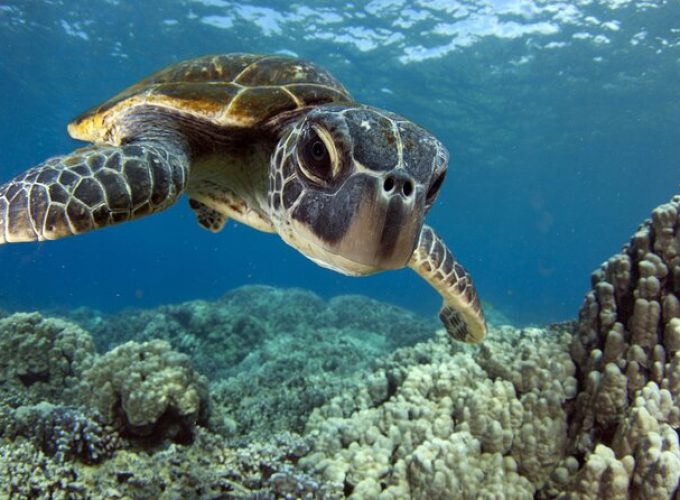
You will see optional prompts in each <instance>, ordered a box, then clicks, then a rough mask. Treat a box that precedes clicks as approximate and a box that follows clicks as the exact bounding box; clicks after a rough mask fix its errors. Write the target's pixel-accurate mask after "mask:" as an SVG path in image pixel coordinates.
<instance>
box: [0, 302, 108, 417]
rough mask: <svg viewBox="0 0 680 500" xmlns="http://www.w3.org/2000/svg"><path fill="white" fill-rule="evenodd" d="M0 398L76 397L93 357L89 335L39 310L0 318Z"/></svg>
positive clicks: (29, 400)
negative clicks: (46, 316)
mask: <svg viewBox="0 0 680 500" xmlns="http://www.w3.org/2000/svg"><path fill="white" fill-rule="evenodd" d="M0 333H1V334H0V400H1V401H2V402H3V403H4V404H6V405H10V406H18V405H20V404H29V403H37V402H40V401H52V402H68V401H72V400H74V399H75V398H76V396H77V393H78V389H79V383H80V376H81V374H82V372H83V371H84V370H85V369H87V368H88V367H89V366H90V365H91V363H92V360H93V359H94V354H95V352H94V344H93V342H92V338H91V337H90V335H89V334H88V333H87V332H85V331H84V330H82V329H81V328H79V327H78V326H76V325H74V324H71V323H68V322H65V321H62V320H60V319H56V318H43V317H42V316H41V315H40V314H38V313H30V314H25V313H17V314H14V315H11V316H9V317H6V318H4V319H0Z"/></svg>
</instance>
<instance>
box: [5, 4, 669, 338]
mask: <svg viewBox="0 0 680 500" xmlns="http://www.w3.org/2000/svg"><path fill="white" fill-rule="evenodd" d="M0 27H1V29H0V54H1V57H0V95H2V106H1V107H0V118H1V119H0V145H1V147H0V177H1V178H2V179H3V180H8V179H10V178H11V177H13V176H14V175H16V174H18V173H20V172H22V171H23V170H25V169H26V168H28V167H30V166H33V165H35V164H37V163H39V162H40V161H42V160H43V159H45V158H46V157H49V156H52V155H56V154H63V153H66V152H68V151H70V150H72V149H73V148H74V147H77V146H78V145H79V144H78V143H76V142H75V141H73V140H71V139H70V138H69V137H68V136H67V134H66V129H65V127H66V124H67V123H68V122H69V121H70V120H71V119H72V118H73V117H75V116H76V115H77V114H79V113H80V112H82V111H84V110H86V109H88V108H89V107H91V106H93V105H95V104H98V103H100V102H102V101H104V100H106V99H107V98H109V97H110V96H112V95H113V94H115V93H116V92H117V91H119V90H120V89H122V88H124V87H126V86H128V85H129V84H132V83H134V82H135V81H137V80H139V79H140V78H142V77H144V76H146V75H147V74H149V73H151V72H153V71H155V70H157V69H159V68H161V67H164V66H166V65H168V64H171V63H173V62H176V61H179V60H182V59H185V58H190V57H193V56H198V55H202V54H207V53H220V52H239V51H240V52H258V53H281V54H295V55H297V56H300V57H303V58H306V59H309V60H312V61H314V62H316V63H319V64H321V65H323V66H324V67H326V68H327V69H329V70H330V71H331V72H332V73H333V74H334V75H335V76H336V77H338V78H339V79H340V80H341V81H342V82H343V83H344V84H345V86H346V87H347V88H348V89H349V90H350V92H352V93H353V95H354V97H355V98H356V99H357V100H358V101H360V102H365V103H368V104H371V105H374V106H378V107H382V108H386V109H389V110H392V111H395V112H397V113H400V114H403V115H405V116H406V117H408V118H410V119H412V120H414V121H415V122H417V123H419V124H421V125H422V126H424V127H426V128H428V129H430V130H431V131H432V132H434V133H435V134H436V135H437V136H438V137H439V138H440V139H441V140H442V141H443V142H444V143H445V144H446V146H447V147H448V149H449V151H450V153H451V163H450V169H449V174H448V176H447V180H446V182H445V184H444V187H443V189H442V192H441V196H440V198H439V201H438V202H437V204H436V205H435V207H434V208H433V210H432V211H431V213H430V214H429V216H428V221H429V223H430V224H431V225H432V226H433V227H435V228H436V229H437V230H438V231H439V233H440V234H441V235H442V236H443V237H444V239H445V241H447V242H448V244H449V245H450V247H451V248H452V250H453V251H454V253H455V254H456V255H457V257H458V258H459V260H460V261H461V263H462V264H463V265H464V266H465V267H466V268H468V270H469V271H470V272H471V273H472V275H473V277H474V279H475V281H476V283H477V287H478V290H479V293H480V295H481V297H482V299H483V300H484V301H485V302H486V303H488V304H491V306H492V307H493V308H494V310H497V311H499V312H500V313H502V314H504V315H505V316H506V317H508V318H510V320H512V321H513V322H514V323H517V324H527V323H533V324H543V323H546V322H549V321H558V320H565V319H569V318H573V317H574V316H575V315H576V313H577V310H578V307H579V305H580V304H581V301H582V298H583V295H584V293H585V291H586V290H587V288H588V286H589V279H588V276H589V274H590V272H591V271H592V269H594V268H595V267H596V266H597V265H598V264H599V263H601V262H602V261H603V260H605V259H606V258H607V257H608V256H609V255H610V254H611V253H612V252H614V251H616V250H618V249H619V248H620V246H621V242H622V241H623V240H624V239H625V238H627V236H628V235H629V234H631V232H632V231H633V230H634V229H635V227H636V225H637V224H638V223H639V221H641V220H642V219H643V218H644V217H646V216H647V214H648V213H649V211H650V210H651V209H652V208H653V207H654V206H656V204H658V203H659V202H660V201H661V200H665V199H668V198H669V196H670V195H671V194H673V193H674V192H676V190H677V187H678V176H677V172H678V164H679V162H680V141H678V136H677V131H678V129H679V126H680V98H678V82H680V66H679V65H678V55H679V53H680V3H678V2H676V1H671V0H669V1H663V0H658V1H656V0H655V1H648V0H640V1H635V0H600V1H593V0H578V1H570V2H566V1H540V0H535V1H523V0H479V1H469V2H458V1H434V2H431V1H428V2H424V1H423V2H420V1H415V2H406V1H400V0H373V1H370V2H343V3H341V4H340V3H337V2H331V1H317V2H292V3H289V2H263V1H261V2H231V1H227V0H196V1H192V0H177V1H170V0H166V1H161V2H153V3H147V2H125V1H118V0H95V1H90V0H87V1H84V0H83V1H78V0H68V1H65V0H64V1H59V0H45V1H38V0H16V1H7V0H2V1H0ZM0 262H2V276H3V285H2V286H1V287H0V307H3V308H5V309H8V310H26V309H49V308H74V307H78V306H88V307H93V308H97V309H100V310H103V311H117V310H120V309H122V308H125V307H130V306H132V307H151V306H157V305H160V304H166V303H175V302H180V301H184V300H191V299H198V298H201V299H211V298H216V297H219V296H220V295H222V294H223V293H225V292H226V291H228V290H230V289H233V288H236V287H238V286H241V285H247V284H268V285H278V286H297V287H303V288H307V289H309V290H312V291H314V292H316V293H318V294H320V295H321V296H323V297H325V298H330V297H333V296H335V295H338V294H346V293H360V294H364V295H367V296H370V297H373V298H375V299H380V300H385V301H388V302H391V303H394V304H397V305H400V306H403V307H406V308H408V309H410V310H412V311H415V312H418V313H420V314H424V315H427V316H434V314H435V313H436V311H437V309H438V307H439V302H440V299H439V297H438V296H437V295H436V294H435V293H433V292H432V291H431V289H430V288H429V287H428V285H427V284H425V283H424V282H422V281H421V280H420V279H419V278H418V277H416V276H415V275H414V274H413V273H412V272H411V271H409V270H404V271H399V272H390V273H384V274H382V275H378V276H373V277H368V278H362V279H357V278H347V277H344V276H340V275H338V274H336V273H333V272H331V271H327V270H325V269H321V268H319V267H317V266H316V265H314V264H313V263H311V262H309V261H307V260H306V259H305V258H304V257H302V256H301V255H299V254H298V253H297V252H296V251H295V250H293V249H291V248H288V247H287V246H286V245H285V244H284V243H283V242H282V241H280V240H279V239H278V238H277V237H276V236H272V235H267V234H262V233H258V232H257V231H254V230H252V229H250V228H247V227H243V226H240V225H238V224H234V223H229V224H228V227H226V228H225V230H224V231H223V232H221V233H219V234H217V235H213V234H210V233H209V232H207V231H204V230H202V229H201V228H200V227H199V226H198V225H197V224H196V223H195V221H194V215H193V212H192V211H191V210H190V209H189V208H188V207H187V203H186V200H180V202H179V203H177V204H176V205H175V206H174V207H172V208H171V209H170V210H168V211H166V212H164V213H162V214H158V215H155V216H153V217H149V218H145V219H143V220H140V221H136V222H134V223H129V224H124V225H121V226H118V227H113V228H108V229H106V230H102V231H97V232H94V233H91V234H86V235H83V236H80V237H78V238H68V239H65V240H61V241H57V242H51V243H48V244H21V245H10V246H4V247H2V248H0Z"/></svg>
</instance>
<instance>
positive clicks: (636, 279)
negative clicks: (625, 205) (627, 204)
mask: <svg viewBox="0 0 680 500" xmlns="http://www.w3.org/2000/svg"><path fill="white" fill-rule="evenodd" d="M592 285H593V289H592V290H591V291H590V292H589V293H588V295H587V296H586V300H585V304H584V306H583V308H582V309H581V313H580V317H579V325H578V331H577V333H576V335H575V336H574V339H573V342H572V348H571V352H572V355H573V358H574V361H575V362H576V364H577V366H578V368H579V370H578V377H579V385H580V387H581V391H580V393H579V395H578V398H577V400H576V406H575V410H574V413H573V416H572V423H571V429H570V439H571V442H572V446H573V451H574V452H575V453H578V454H580V455H583V456H585V459H586V465H585V467H584V470H583V471H582V473H580V476H581V477H580V478H579V481H581V482H582V484H579V485H578V491H581V492H584V491H586V490H587V488H586V487H585V486H584V485H590V487H591V488H593V489H592V490H590V491H592V492H597V491H600V492H602V493H606V494H608V495H612V496H615V495H619V496H620V495H621V494H622V493H621V492H625V491H626V488H627V487H629V488H630V491H631V492H632V493H633V495H635V496H639V497H641V498H669V497H670V496H672V495H673V493H674V491H676V490H677V485H678V480H679V479H680V446H679V443H678V434H677V429H678V427H680V197H678V196H676V197H674V198H673V199H672V200H671V202H670V203H666V204H664V205H661V206H659V207H657V208H656V209H655V210H654V211H653V212H652V218H651V220H647V221H645V222H644V223H643V224H642V225H641V226H640V227H639V228H638V230H637V232H636V233H635V235H634V236H633V238H632V239H631V241H630V243H629V244H628V245H626V247H625V248H624V249H623V251H622V252H621V253H619V254H617V255H615V256H613V257H612V258H610V259H609V260H607V261H606V262H605V263H603V264H602V266H601V267H600V269H598V270H597V271H595V273H593V276H592ZM605 471H607V472H605ZM604 475H607V476H608V477H611V476H615V477H616V479H615V480H610V481H609V483H607V486H605V484H603V483H602V477H603V476H604Z"/></svg>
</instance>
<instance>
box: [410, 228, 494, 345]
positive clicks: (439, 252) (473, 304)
mask: <svg viewBox="0 0 680 500" xmlns="http://www.w3.org/2000/svg"><path fill="white" fill-rule="evenodd" d="M409 267H410V268H411V269H413V270H414V271H416V272H417V273H418V274H419V275H420V276H422V277H423V278H424V279H425V280H427V282H428V283H430V284H431V285H432V286H433V287H434V288H435V289H436V290H437V291H438V292H439V293H440V294H441V295H442V296H443V297H444V305H443V306H442V309H441V311H440V312H439V318H440V319H441V320H442V323H444V326H445V327H446V330H447V331H448V332H449V334H450V335H451V336H453V337H454V338H456V339H458V340H462V341H464V342H469V343H477V342H481V341H482V340H484V336H485V335H486V321H485V320H484V312H483V311H482V306H481V304H480V303H479V299H478V298H477V291H476V290H475V286H474V284H473V283H472V278H471V277H470V275H469V274H468V273H467V271H465V269H464V268H463V267H462V266H461V265H460V264H459V263H458V262H456V258H455V257H454V256H453V253H451V251H450V250H449V249H448V248H447V247H446V245H445V244H444V242H443V241H442V239H441V238H440V237H439V236H438V235H437V233H435V232H434V230H433V229H432V228H431V227H429V226H423V229H422V230H421V232H420V239H419V241H418V246H417V248H416V250H415V252H413V256H412V257H411V261H410V262H409Z"/></svg>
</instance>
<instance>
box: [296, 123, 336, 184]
mask: <svg viewBox="0 0 680 500" xmlns="http://www.w3.org/2000/svg"><path fill="white" fill-rule="evenodd" d="M305 135H306V137H305V138H304V141H303V144H302V145H301V148H300V160H301V162H300V163H301V164H300V166H301V167H302V170H303V172H304V174H305V175H306V176H307V177H309V178H311V179H312V180H315V181H321V182H323V183H328V182H330V181H332V180H333V159H332V158H331V153H330V151H329V150H328V146H327V145H326V142H325V141H324V140H323V139H322V138H321V136H320V135H319V132H317V131H316V130H315V129H314V128H310V129H309V130H308V131H307V133H306V134H305Z"/></svg>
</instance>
